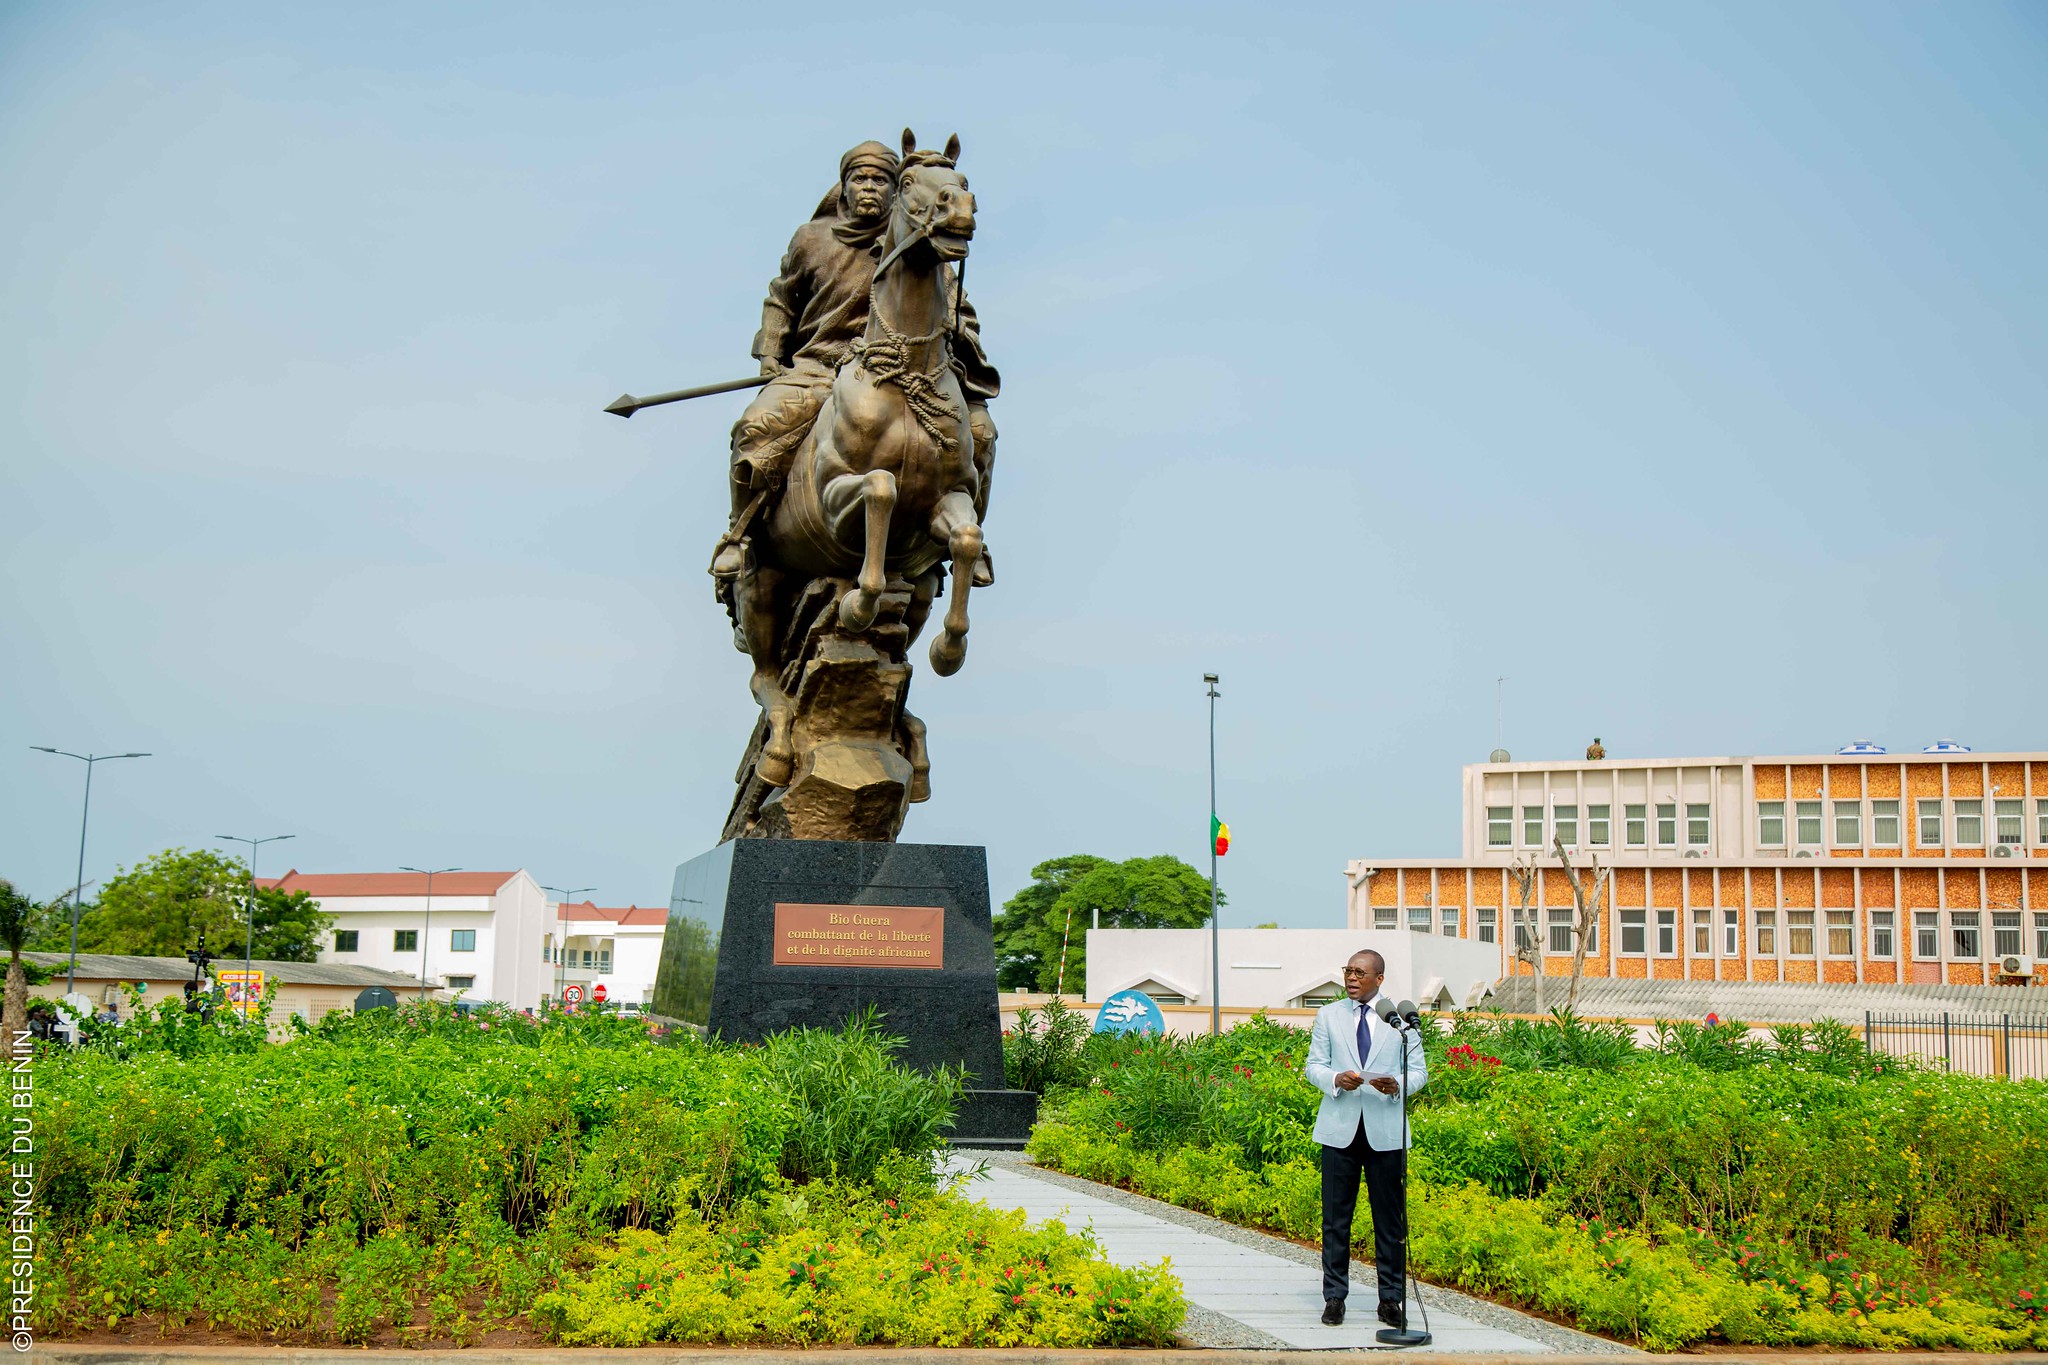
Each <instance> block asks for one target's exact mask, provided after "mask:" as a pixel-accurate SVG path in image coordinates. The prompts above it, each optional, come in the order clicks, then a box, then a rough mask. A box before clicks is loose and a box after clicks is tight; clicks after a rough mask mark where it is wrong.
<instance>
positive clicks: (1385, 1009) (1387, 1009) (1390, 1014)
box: [1372, 995, 1401, 1028]
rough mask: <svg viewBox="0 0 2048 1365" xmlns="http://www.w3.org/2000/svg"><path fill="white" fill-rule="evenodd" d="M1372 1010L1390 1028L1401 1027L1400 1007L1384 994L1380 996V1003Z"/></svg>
mask: <svg viewBox="0 0 2048 1365" xmlns="http://www.w3.org/2000/svg"><path fill="white" fill-rule="evenodd" d="M1372 1012H1373V1013H1374V1014H1377V1015H1378V1016H1379V1017H1380V1019H1381V1021H1382V1022H1384V1023H1385V1024H1386V1025H1387V1026H1388V1027H1389V1028H1399V1027H1401V1013H1400V1009H1399V1008H1398V1007H1397V1006H1396V1005H1395V1004H1394V1002H1393V1001H1391V1000H1389V999H1387V997H1385V996H1384V995H1383V996H1381V997H1380V1001H1379V1003H1378V1004H1377V1005H1374V1006H1373V1007H1372Z"/></svg>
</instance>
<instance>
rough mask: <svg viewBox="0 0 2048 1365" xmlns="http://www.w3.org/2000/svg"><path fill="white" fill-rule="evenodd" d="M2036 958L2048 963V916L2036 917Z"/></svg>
mask: <svg viewBox="0 0 2048 1365" xmlns="http://www.w3.org/2000/svg"><path fill="white" fill-rule="evenodd" d="M2034 957H2035V958H2036V959H2037V960H2039V961H2042V962H2048V915H2036V916H2034Z"/></svg>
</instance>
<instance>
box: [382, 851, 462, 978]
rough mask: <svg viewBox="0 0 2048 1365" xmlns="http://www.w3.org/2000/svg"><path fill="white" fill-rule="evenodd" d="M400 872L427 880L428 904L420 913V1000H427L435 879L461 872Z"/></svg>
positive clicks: (448, 869)
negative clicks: (428, 955) (428, 958)
mask: <svg viewBox="0 0 2048 1365" xmlns="http://www.w3.org/2000/svg"><path fill="white" fill-rule="evenodd" d="M398 870H399V871H400V872H415V873H418V874H419V875H420V876H422V877H425V878H426V879H427V904H426V907H425V908H424V909H423V910H421V911H420V999H422V1000H424V999H426V998H427V935H428V934H430V933H432V932H433V928H434V878H436V877H438V876H440V875H441V874H442V873H443V872H460V871H462V869H461V868H459V867H436V868H425V867H401V868H399V869H398Z"/></svg>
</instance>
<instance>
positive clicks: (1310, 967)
mask: <svg viewBox="0 0 2048 1365" xmlns="http://www.w3.org/2000/svg"><path fill="white" fill-rule="evenodd" d="M1220 938H1221V942H1222V949H1223V952H1222V968H1223V970H1222V978H1223V981H1222V992H1223V994H1222V1002H1223V1003H1224V1004H1225V1005H1248V1006H1255V1007H1264V1008H1268V1009H1271V1008H1277V1007H1284V1006H1288V1005H1291V1004H1293V1002H1294V1001H1295V1000H1297V999H1299V998H1300V997H1301V996H1302V995H1303V994H1305V993H1308V992H1312V991H1316V990H1317V989H1318V988H1319V987H1323V988H1325V990H1324V993H1331V994H1336V993H1341V982H1342V972H1343V970H1344V963H1345V961H1346V960H1347V959H1349V958H1350V956H1351V955H1352V954H1353V953H1355V952H1358V951H1359V950H1360V949H1363V948H1371V949H1373V950H1375V951H1376V952H1378V953H1380V954H1381V955H1382V956H1383V957H1385V958H1386V961H1387V980H1386V984H1385V986H1384V987H1382V989H1383V990H1384V991H1385V992H1386V994H1388V995H1389V996H1391V997H1393V998H1394V999H1397V1000H1399V999H1409V1000H1416V1001H1422V1000H1424V998H1425V993H1426V992H1432V993H1433V992H1436V991H1448V992H1449V996H1450V1002H1451V1004H1452V1005H1453V1006H1455V1007H1458V1008H1463V1007H1464V1005H1465V1003H1466V1001H1467V1000H1470V999H1476V998H1477V994H1478V992H1479V991H1481V990H1484V989H1485V988H1486V987H1488V986H1491V985H1492V984H1493V983H1494V982H1495V981H1497V980H1499V978H1500V958H1499V948H1498V946H1497V945H1495V944H1491V943H1479V942H1475V941H1473V940H1470V939H1461V938H1444V937H1441V936H1438V935H1434V934H1416V933H1410V932H1408V931H1407V930H1403V929H1397V930H1392V931H1375V930H1371V929H1225V930H1223V932H1222V934H1221V935H1220ZM1146 981H1154V982H1157V983H1158V984H1159V985H1161V986H1162V987H1165V988H1167V989H1168V990H1172V991H1174V993H1176V994H1182V995H1185V996H1186V997H1187V998H1188V1000H1189V1002H1190V1003H1194V1004H1200V1005H1205V1006H1206V1005H1207V1004H1208V1003H1209V994H1210V991H1209V983H1210V971H1209V931H1208V930H1207V929H1091V930H1089V931H1088V998H1089V999H1090V1000H1106V999H1108V998H1109V997H1110V996H1111V995H1113V994H1115V993H1116V992H1117V991H1120V990H1127V989H1129V988H1131V987H1133V986H1138V985H1140V984H1142V983H1143V982H1146ZM1332 982H1335V983H1338V985H1337V988H1336V989H1335V990H1334V991H1333V990H1329V989H1327V988H1328V986H1329V983H1332Z"/></svg>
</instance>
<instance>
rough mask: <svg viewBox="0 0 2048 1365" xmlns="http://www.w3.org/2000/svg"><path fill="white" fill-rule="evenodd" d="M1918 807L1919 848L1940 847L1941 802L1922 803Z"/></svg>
mask: <svg viewBox="0 0 2048 1365" xmlns="http://www.w3.org/2000/svg"><path fill="white" fill-rule="evenodd" d="M1919 805H1920V847H1922V848H1940V847H1941V802H1939V801H1922V802H1920V803H1919Z"/></svg>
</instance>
